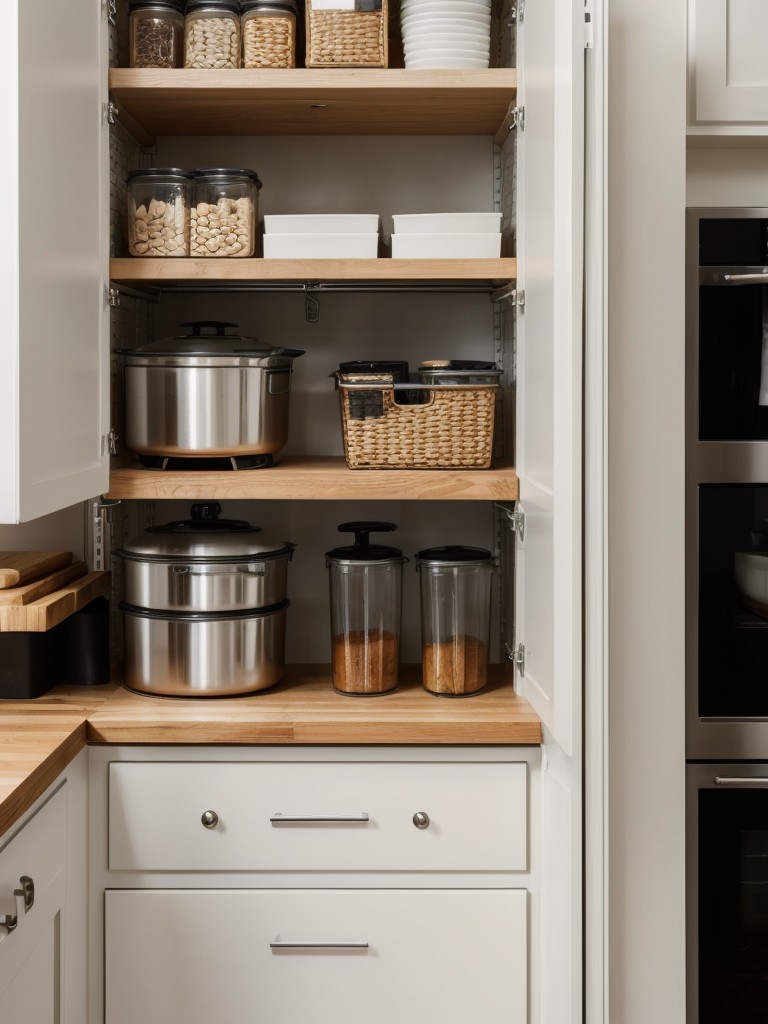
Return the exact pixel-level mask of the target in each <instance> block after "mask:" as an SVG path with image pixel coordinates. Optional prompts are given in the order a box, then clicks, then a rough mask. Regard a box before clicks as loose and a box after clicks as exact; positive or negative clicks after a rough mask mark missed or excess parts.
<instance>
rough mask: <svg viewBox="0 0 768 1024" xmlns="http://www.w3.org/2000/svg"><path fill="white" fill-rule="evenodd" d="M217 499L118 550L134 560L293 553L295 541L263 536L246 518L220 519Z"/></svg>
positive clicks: (229, 559) (224, 558)
mask: <svg viewBox="0 0 768 1024" xmlns="http://www.w3.org/2000/svg"><path fill="white" fill-rule="evenodd" d="M220 514H221V505H220V504H219V503H218V502H217V501H213V502H205V503H199V504H195V505H193V506H192V508H191V510H190V515H191V518H190V519H177V520H174V521H173V522H170V523H165V524H163V525H162V526H151V527H150V528H149V529H148V530H145V531H144V533H141V534H139V536H138V537H134V539H133V540H132V541H130V543H128V544H126V545H125V547H124V548H122V549H121V550H120V551H119V552H118V554H120V555H122V556H123V557H124V558H128V559H131V560H133V561H144V560H147V561H167V560H169V559H174V560H180V561H190V560H197V561H201V562H202V561H225V562H245V561H250V560H253V559H260V558H276V557H277V556H278V555H285V554H290V553H291V552H292V551H293V548H294V545H293V544H291V543H289V542H288V541H281V542H277V543H276V542H274V541H270V540H267V539H266V538H263V537H261V536H260V534H261V529H260V527H258V526H252V525H251V524H250V523H248V522H246V521H245V520H244V519H220V518H219V515H220Z"/></svg>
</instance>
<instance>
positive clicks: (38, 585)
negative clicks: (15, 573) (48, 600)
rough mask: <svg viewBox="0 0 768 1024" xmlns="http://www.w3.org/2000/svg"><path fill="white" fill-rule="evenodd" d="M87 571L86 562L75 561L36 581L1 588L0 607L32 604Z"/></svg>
mask: <svg viewBox="0 0 768 1024" xmlns="http://www.w3.org/2000/svg"><path fill="white" fill-rule="evenodd" d="M87 571H88V569H87V567H86V564H85V562H73V563H72V565H68V566H67V567H66V568H64V569H59V570H58V571H57V572H53V573H50V574H49V575H48V576H43V578H42V579H41V580H35V582H34V583H27V584H25V585H24V586H21V587H7V588H6V589H5V590H0V608H7V607H9V606H19V605H27V604H32V602H33V601H39V600H40V598H41V597H47V595H48V594H53V593H54V592H55V591H57V590H61V588H62V587H65V586H66V585H67V584H68V583H71V582H72V581H73V580H76V579H79V578H80V577H81V576H85V574H86V572H87Z"/></svg>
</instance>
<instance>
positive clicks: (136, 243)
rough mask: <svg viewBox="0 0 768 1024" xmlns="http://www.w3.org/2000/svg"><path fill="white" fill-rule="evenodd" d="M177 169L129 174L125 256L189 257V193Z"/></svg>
mask: <svg viewBox="0 0 768 1024" xmlns="http://www.w3.org/2000/svg"><path fill="white" fill-rule="evenodd" d="M191 181H192V175H191V174H190V173H189V172H188V171H184V170H182V169H181V168H180V167H148V168H143V169H141V170H136V171H130V172H129V174H128V252H129V253H130V255H131V256H163V257H166V256H189V189H190V182H191Z"/></svg>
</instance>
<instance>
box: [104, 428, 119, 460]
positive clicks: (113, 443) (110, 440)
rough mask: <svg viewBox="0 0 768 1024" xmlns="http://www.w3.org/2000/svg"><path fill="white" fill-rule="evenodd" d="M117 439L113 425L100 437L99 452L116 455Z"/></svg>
mask: <svg viewBox="0 0 768 1024" xmlns="http://www.w3.org/2000/svg"><path fill="white" fill-rule="evenodd" d="M117 440H118V435H117V431H116V430H115V428H114V427H112V428H111V430H110V431H109V433H108V434H103V435H102V438H101V454H102V455H117Z"/></svg>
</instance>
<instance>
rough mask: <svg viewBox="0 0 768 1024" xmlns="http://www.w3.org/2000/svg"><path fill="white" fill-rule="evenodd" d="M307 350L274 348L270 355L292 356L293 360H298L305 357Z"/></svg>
mask: <svg viewBox="0 0 768 1024" xmlns="http://www.w3.org/2000/svg"><path fill="white" fill-rule="evenodd" d="M306 351H307V350H306V349H305V348H281V347H279V346H278V348H273V349H272V351H271V352H270V353H269V354H270V355H271V356H290V358H291V359H298V358H299V356H303V355H304V353H305V352H306Z"/></svg>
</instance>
